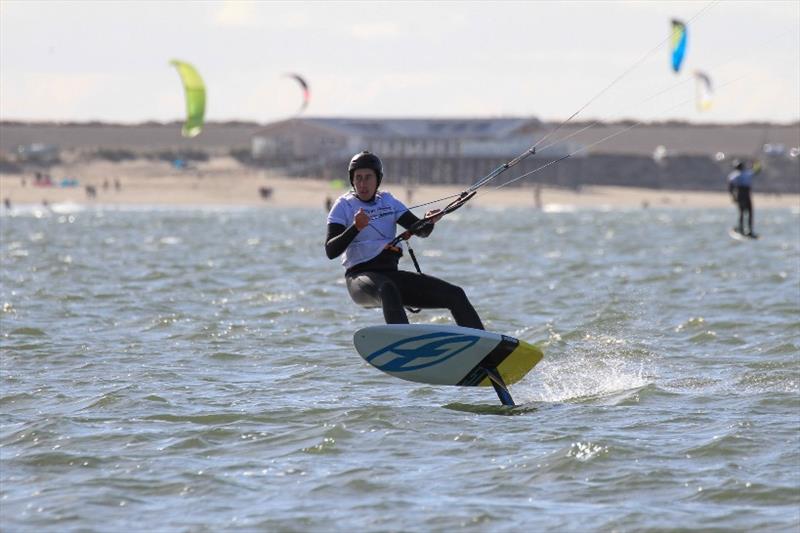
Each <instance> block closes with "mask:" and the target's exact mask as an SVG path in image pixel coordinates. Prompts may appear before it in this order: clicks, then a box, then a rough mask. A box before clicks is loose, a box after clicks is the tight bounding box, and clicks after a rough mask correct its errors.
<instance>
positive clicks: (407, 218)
mask: <svg viewBox="0 0 800 533" xmlns="http://www.w3.org/2000/svg"><path fill="white" fill-rule="evenodd" d="M419 220H420V219H418V218H417V216H416V215H415V214H414V213H412V212H411V211H406V212H405V213H403V214H402V215H400V218H398V219H397V223H398V224H400V225H401V226H403V227H404V228H406V229H408V228H410V227H411V226H413V225H414V224H416V223H417V222H419ZM433 226H434V225H433V224H431V223H430V222H428V223H426V224H425V225H424V226H422V228H420V229H418V230H417V231H415V232H414V235H416V236H417V237H422V238H425V237H427V236H428V235H430V234H431V232H432V231H433Z"/></svg>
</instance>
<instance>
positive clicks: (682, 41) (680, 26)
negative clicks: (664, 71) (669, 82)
mask: <svg viewBox="0 0 800 533" xmlns="http://www.w3.org/2000/svg"><path fill="white" fill-rule="evenodd" d="M687 33H688V32H687V30H686V24H684V23H683V22H681V21H680V20H678V19H672V70H674V71H675V72H678V71H680V69H681V63H683V56H684V54H686V36H687Z"/></svg>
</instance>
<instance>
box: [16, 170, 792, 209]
mask: <svg viewBox="0 0 800 533" xmlns="http://www.w3.org/2000/svg"><path fill="white" fill-rule="evenodd" d="M50 175H51V176H52V181H53V183H54V184H55V185H52V186H37V185H35V183H34V182H35V179H34V177H33V176H32V175H30V174H25V175H13V174H0V197H1V198H2V199H3V201H4V202H5V201H6V200H8V202H9V203H10V205H11V206H12V207H14V206H20V205H44V204H45V203H46V204H47V205H54V204H77V205H80V206H91V205H97V206H115V205H119V206H133V205H140V206H165V207H169V206H198V207H200V206H219V207H224V206H230V207H236V206H239V207H288V208H291V207H314V208H324V207H325V206H326V204H327V202H329V201H335V200H336V198H338V197H339V196H340V195H341V194H343V193H344V192H346V189H343V188H341V187H338V188H337V187H335V186H333V185H336V183H335V182H331V181H326V180H321V179H313V178H288V177H285V176H279V175H275V174H272V173H270V172H269V171H263V170H257V169H250V168H246V167H241V166H239V165H238V164H236V163H235V162H233V161H232V160H229V159H227V158H224V159H222V160H212V161H210V162H209V163H204V164H202V165H199V166H198V167H197V168H193V169H189V170H176V169H173V168H172V167H170V166H169V165H167V164H159V163H147V164H141V163H122V164H115V163H105V162H91V163H88V164H80V165H70V166H68V167H66V166H65V167H55V168H54V169H51V171H50ZM62 180H68V181H67V183H70V180H71V183H72V184H73V186H67V187H62V186H60V184H61V183H62ZM337 181H339V183H340V184H341V182H342V180H337ZM345 183H346V181H345ZM117 184H118V186H119V188H118V189H117V188H116V187H115V185H117ZM88 187H93V188H94V192H95V195H94V196H93V197H92V196H90V194H88V193H87V188H88ZM463 187H465V185H463V184H461V185H411V184H408V185H407V184H403V183H393V182H392V181H391V178H390V177H389V178H388V179H387V180H386V182H385V187H384V188H383V190H386V191H389V192H392V193H393V194H394V195H395V196H396V197H397V198H398V199H399V200H400V201H402V202H403V203H405V204H406V205H408V206H410V207H413V206H415V205H418V204H423V203H425V202H431V201H434V200H437V199H439V198H443V197H446V196H450V195H455V194H457V193H459V192H461V191H462V190H463ZM537 188H538V189H539V192H538V194H537ZM753 198H754V200H753V201H754V204H755V208H756V209H769V208H800V195H798V194H781V195H777V194H764V193H759V192H758V189H757V187H756V189H755V191H754V194H753ZM471 203H472V205H475V206H482V207H493V208H503V207H507V208H511V207H520V208H532V209H533V208H541V209H543V210H545V211H547V210H548V209H549V210H558V209H559V208H601V209H615V208H647V207H653V208H656V207H669V208H723V207H728V208H731V209H732V210H733V209H735V207H734V205H733V203H732V202H731V199H730V196H729V195H728V192H727V190H726V189H725V188H724V183H723V182H722V180H721V183H720V190H719V191H718V192H711V191H683V190H665V189H644V188H632V187H613V186H586V187H583V188H582V189H581V190H580V191H575V190H566V189H559V188H554V187H547V186H541V187H537V186H536V184H535V183H526V184H525V185H523V186H520V187H507V188H502V189H497V188H495V187H494V186H493V185H488V186H486V187H484V188H483V189H481V191H480V192H479V194H478V195H477V196H476V197H475V199H474V200H473V201H472V202H471Z"/></svg>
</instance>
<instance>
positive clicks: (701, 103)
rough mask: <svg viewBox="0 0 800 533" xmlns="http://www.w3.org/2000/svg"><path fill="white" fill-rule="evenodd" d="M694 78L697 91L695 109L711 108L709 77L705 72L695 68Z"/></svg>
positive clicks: (704, 109)
mask: <svg viewBox="0 0 800 533" xmlns="http://www.w3.org/2000/svg"><path fill="white" fill-rule="evenodd" d="M694 79H695V88H696V91H697V110H698V111H708V110H709V109H711V93H712V88H711V78H709V77H708V74H706V73H705V72H700V71H699V70H695V71H694Z"/></svg>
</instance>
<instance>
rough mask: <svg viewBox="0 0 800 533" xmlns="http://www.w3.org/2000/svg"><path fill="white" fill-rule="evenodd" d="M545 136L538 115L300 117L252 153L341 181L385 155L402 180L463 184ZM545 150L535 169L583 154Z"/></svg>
mask: <svg viewBox="0 0 800 533" xmlns="http://www.w3.org/2000/svg"><path fill="white" fill-rule="evenodd" d="M545 134H546V131H545V130H544V128H543V127H542V123H541V122H540V121H539V120H537V119H535V118H488V119H363V118H295V119H290V120H284V121H281V122H275V123H273V124H269V125H267V126H266V127H264V128H263V129H261V130H259V131H258V132H257V133H256V134H255V135H254V136H253V138H252V143H251V156H252V158H253V160H254V161H256V162H258V163H259V164H261V165H263V166H266V167H273V168H280V169H281V170H282V171H284V172H286V173H287V174H289V175H296V176H300V175H305V176H320V177H325V178H331V177H339V176H328V175H327V174H329V173H330V172H331V171H332V169H341V168H344V167H345V165H346V164H347V161H348V160H349V159H350V157H351V156H352V155H353V154H354V153H357V152H359V151H361V150H369V151H371V152H374V153H376V154H378V155H379V156H380V157H381V159H382V160H383V163H384V167H385V170H386V173H387V174H389V175H391V176H393V178H394V179H399V180H402V181H405V182H417V181H421V182H426V183H463V182H464V181H470V178H472V179H477V178H480V177H481V176H483V175H484V174H486V173H487V172H489V171H490V170H492V169H493V168H495V167H496V166H497V165H498V164H500V163H502V162H503V161H507V160H509V159H512V158H513V157H516V156H517V155H519V154H521V153H523V152H524V151H525V150H526V149H528V148H530V147H531V146H532V145H533V144H534V143H536V142H537V141H542V140H543V137H544V135H545ZM548 144H549V145H550V146H548ZM541 146H542V148H540V149H539V151H540V152H541V154H538V153H537V154H535V155H534V156H533V157H531V158H529V160H528V161H526V162H525V163H527V166H530V167H531V168H534V165H535V166H541V165H542V164H543V162H544V161H546V160H553V159H556V158H560V157H563V156H565V155H567V154H570V153H573V152H575V156H576V157H579V156H580V155H581V154H580V148H581V146H580V145H579V144H577V143H574V142H569V141H563V142H554V143H552V142H551V143H548V142H547V140H546V139H545V140H544V142H542V143H541ZM544 147H546V149H545V148H544ZM525 168H526V167H525V166H523V165H520V170H523V171H524V170H525Z"/></svg>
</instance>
